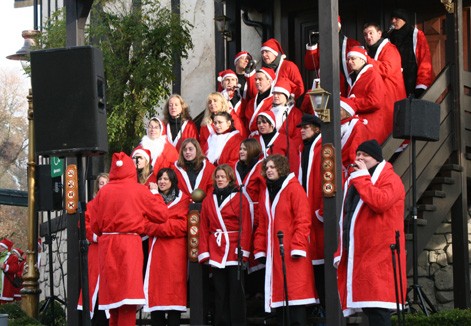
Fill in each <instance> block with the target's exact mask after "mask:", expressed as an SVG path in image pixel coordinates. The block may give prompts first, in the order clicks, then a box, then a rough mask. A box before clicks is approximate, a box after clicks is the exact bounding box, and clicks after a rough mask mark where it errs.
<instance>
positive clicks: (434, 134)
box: [393, 98, 440, 141]
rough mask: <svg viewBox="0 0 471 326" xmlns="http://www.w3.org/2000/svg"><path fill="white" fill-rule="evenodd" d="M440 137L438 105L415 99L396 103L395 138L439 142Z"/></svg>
mask: <svg viewBox="0 0 471 326" xmlns="http://www.w3.org/2000/svg"><path fill="white" fill-rule="evenodd" d="M439 136H440V106H439V105H438V104H436V103H433V102H429V101H424V100H419V99H415V98H406V99H403V100H401V101H397V102H396V103H394V127H393V137H394V138H399V139H412V138H414V139H416V140H423V141H438V139H439Z"/></svg>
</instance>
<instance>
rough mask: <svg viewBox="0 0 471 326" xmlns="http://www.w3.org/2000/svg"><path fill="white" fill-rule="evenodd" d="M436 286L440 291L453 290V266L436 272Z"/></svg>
mask: <svg viewBox="0 0 471 326" xmlns="http://www.w3.org/2000/svg"><path fill="white" fill-rule="evenodd" d="M434 279H435V286H436V288H437V290H440V291H452V290H453V268H452V267H451V266H450V265H448V266H446V267H443V268H442V269H440V270H438V271H437V272H436V273H435V274H434Z"/></svg>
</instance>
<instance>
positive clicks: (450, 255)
mask: <svg viewBox="0 0 471 326" xmlns="http://www.w3.org/2000/svg"><path fill="white" fill-rule="evenodd" d="M445 253H446V258H447V259H448V264H453V245H452V244H449V245H448V246H446V248H445Z"/></svg>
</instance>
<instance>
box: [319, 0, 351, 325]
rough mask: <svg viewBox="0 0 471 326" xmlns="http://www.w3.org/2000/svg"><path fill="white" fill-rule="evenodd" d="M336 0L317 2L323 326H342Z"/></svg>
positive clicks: (340, 173)
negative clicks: (323, 187) (323, 106)
mask: <svg viewBox="0 0 471 326" xmlns="http://www.w3.org/2000/svg"><path fill="white" fill-rule="evenodd" d="M337 17H338V1H330V0H320V1H319V34H320V35H321V37H320V40H319V48H320V49H322V54H321V56H320V71H324V72H328V73H325V74H322V80H321V86H322V88H324V89H325V90H327V91H328V92H329V93H331V94H332V95H331V97H330V99H329V103H328V107H329V108H330V109H331V122H330V123H325V124H323V126H322V144H323V145H324V144H332V145H333V147H334V151H335V157H336V158H337V159H336V161H335V187H336V190H337V192H336V194H335V196H334V197H329V198H327V197H324V216H326V217H328V218H326V219H324V234H325V236H324V253H325V267H324V268H325V289H326V291H325V292H326V297H325V306H326V307H325V308H326V324H327V325H345V318H344V317H343V315H342V310H341V307H340V302H339V296H338V290H337V271H336V269H335V268H334V267H333V258H334V253H335V251H336V250H337V234H338V232H337V227H338V218H339V215H340V207H341V205H342V197H343V196H342V194H343V190H342V186H343V185H342V167H341V163H342V160H341V157H342V154H341V145H340V110H339V106H340V86H339V85H340V82H339V36H338V24H337Z"/></svg>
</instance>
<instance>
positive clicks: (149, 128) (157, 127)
mask: <svg viewBox="0 0 471 326" xmlns="http://www.w3.org/2000/svg"><path fill="white" fill-rule="evenodd" d="M147 129H148V130H155V129H160V126H149V127H147Z"/></svg>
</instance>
